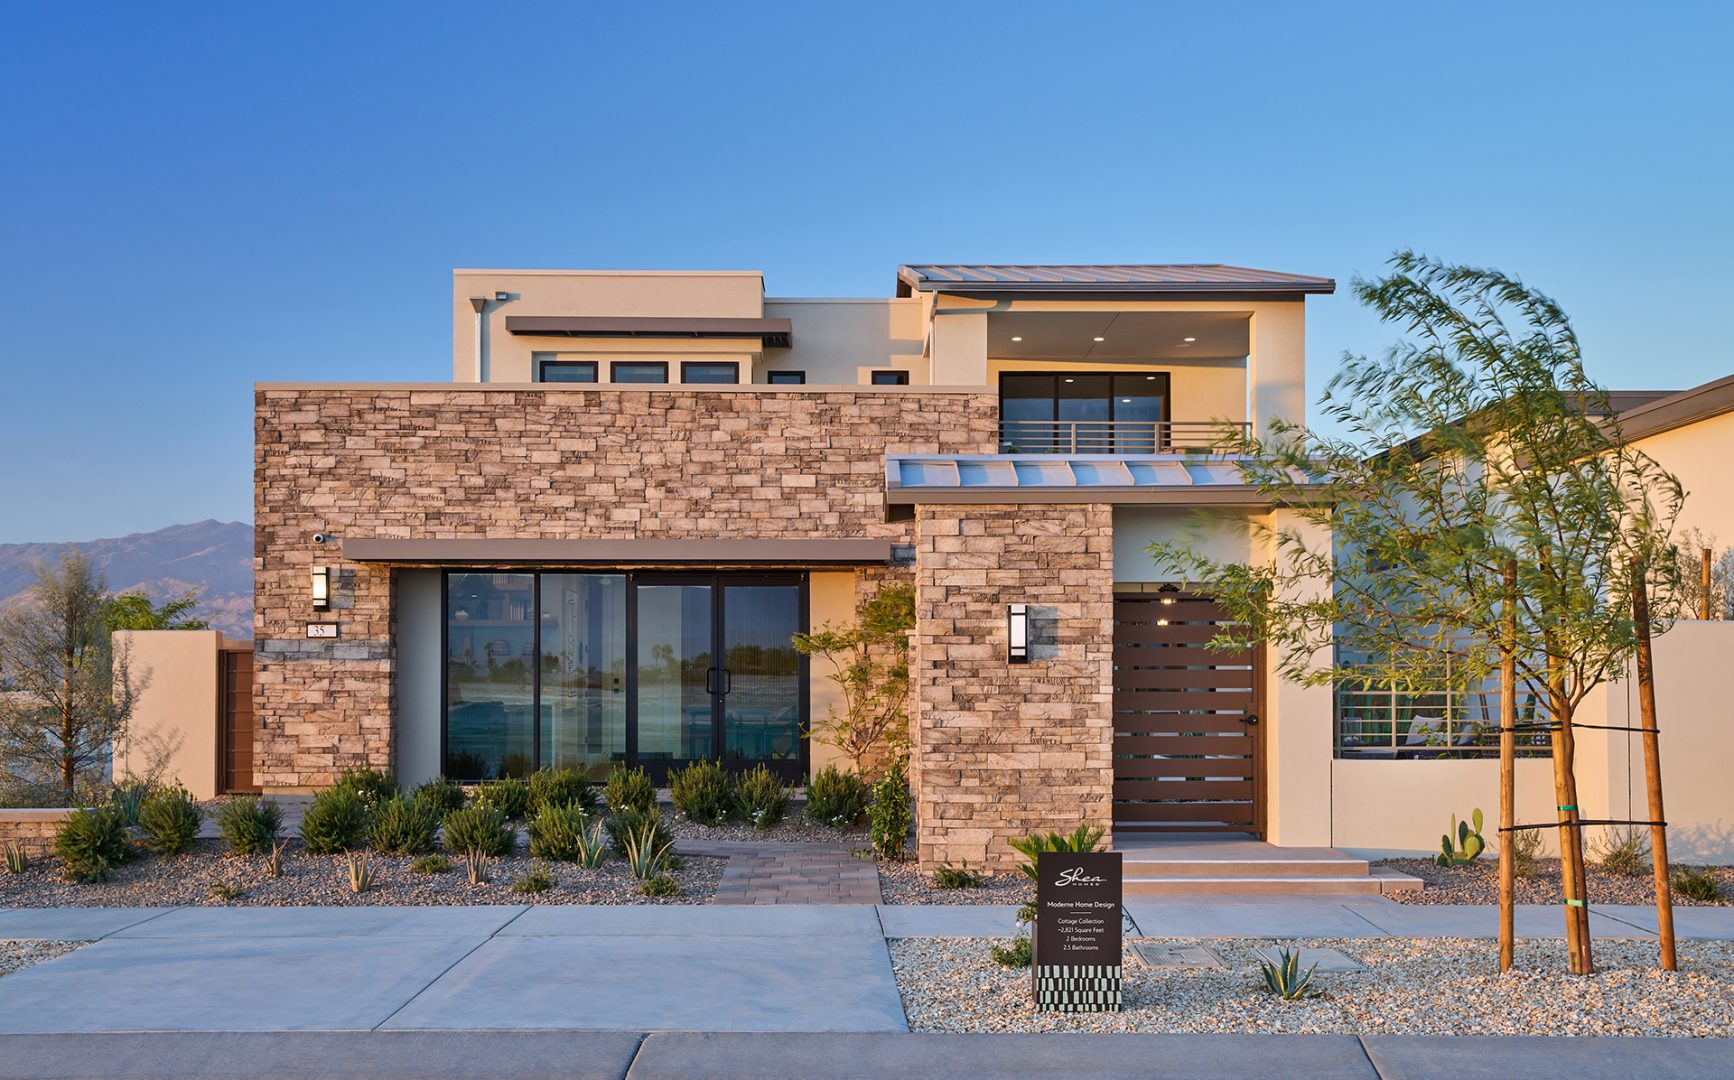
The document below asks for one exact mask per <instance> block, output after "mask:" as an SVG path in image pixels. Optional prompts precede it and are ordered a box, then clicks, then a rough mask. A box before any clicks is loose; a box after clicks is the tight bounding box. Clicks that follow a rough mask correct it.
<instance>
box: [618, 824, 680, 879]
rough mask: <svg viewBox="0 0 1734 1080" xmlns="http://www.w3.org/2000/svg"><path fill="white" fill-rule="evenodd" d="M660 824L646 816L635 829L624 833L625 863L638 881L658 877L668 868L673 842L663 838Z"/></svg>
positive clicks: (672, 852)
mask: <svg viewBox="0 0 1734 1080" xmlns="http://www.w3.org/2000/svg"><path fill="white" fill-rule="evenodd" d="M661 824H662V823H661V821H659V820H658V821H652V820H650V819H648V818H647V819H645V820H644V821H642V822H640V823H639V826H638V828H637V829H635V830H633V831H632V832H630V833H627V834H626V843H625V846H626V865H627V866H628V867H629V868H631V870H632V876H633V877H635V878H637V879H638V880H640V881H649V880H650V879H651V878H654V877H659V876H661V874H662V872H663V871H664V870H667V869H669V868H670V867H669V859H670V858H671V857H672V856H673V854H674V851H673V847H674V842H673V841H672V840H664V839H663V833H662V830H661Z"/></svg>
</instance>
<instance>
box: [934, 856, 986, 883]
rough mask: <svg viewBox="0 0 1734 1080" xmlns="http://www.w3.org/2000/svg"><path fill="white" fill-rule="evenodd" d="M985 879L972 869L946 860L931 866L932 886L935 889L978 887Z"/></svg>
mask: <svg viewBox="0 0 1734 1080" xmlns="http://www.w3.org/2000/svg"><path fill="white" fill-rule="evenodd" d="M986 880H987V879H986V878H984V877H982V876H981V875H980V874H978V873H976V872H975V871H974V870H970V869H967V868H965V867H962V866H953V865H951V864H950V863H948V862H945V863H940V864H939V865H938V866H936V867H934V868H933V887H934V888H936V889H979V888H981V886H982V884H983V883H984V882H985V881H986Z"/></svg>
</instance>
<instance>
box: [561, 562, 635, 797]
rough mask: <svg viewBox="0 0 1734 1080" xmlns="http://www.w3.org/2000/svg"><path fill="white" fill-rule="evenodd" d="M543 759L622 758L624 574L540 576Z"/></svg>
mask: <svg viewBox="0 0 1734 1080" xmlns="http://www.w3.org/2000/svg"><path fill="white" fill-rule="evenodd" d="M540 593H541V602H542V615H541V626H542V633H541V638H542V684H541V717H542V731H541V749H542V758H541V760H542V764H544V765H552V766H553V767H555V768H557V769H565V768H573V769H579V770H581V771H584V772H588V773H589V774H590V775H591V776H594V777H597V778H601V777H602V776H605V775H606V774H607V771H608V767H609V766H610V765H611V764H612V763H614V762H616V761H625V760H626V575H624V574H543V575H542V578H541V590H540Z"/></svg>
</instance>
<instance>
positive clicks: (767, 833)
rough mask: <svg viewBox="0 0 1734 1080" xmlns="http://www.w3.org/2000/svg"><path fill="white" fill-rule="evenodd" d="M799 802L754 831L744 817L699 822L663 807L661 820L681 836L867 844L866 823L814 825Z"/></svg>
mask: <svg viewBox="0 0 1734 1080" xmlns="http://www.w3.org/2000/svg"><path fill="white" fill-rule="evenodd" d="M803 808H804V807H803V805H802V804H801V803H798V802H797V803H795V804H793V805H792V806H790V807H789V816H788V817H786V818H784V819H783V820H782V821H780V822H778V823H777V824H775V825H773V826H771V827H770V828H768V829H766V830H764V831H763V832H759V831H756V830H755V829H754V828H753V827H752V826H751V825H749V824H747V823H746V822H744V821H725V822H723V823H722V824H721V825H700V824H699V823H698V822H696V821H693V820H691V819H690V818H686V817H683V816H681V815H680V814H678V813H675V812H673V811H671V810H670V809H669V808H667V807H664V808H663V813H662V816H663V820H665V821H667V822H669V824H670V825H671V826H672V827H673V828H674V835H675V837H676V838H677V839H681V840H756V841H758V842H760V843H770V844H849V845H851V846H859V847H866V846H867V844H868V839H867V827H866V826H865V825H857V826H855V827H853V828H848V829H833V828H831V827H830V826H829V825H815V824H813V823H812V822H810V821H807V820H806V819H805V818H804V817H802V816H801V812H802V810H803Z"/></svg>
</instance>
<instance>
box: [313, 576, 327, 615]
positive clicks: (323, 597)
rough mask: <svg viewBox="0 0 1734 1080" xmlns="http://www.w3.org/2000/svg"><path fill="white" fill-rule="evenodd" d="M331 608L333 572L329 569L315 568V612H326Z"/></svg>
mask: <svg viewBox="0 0 1734 1080" xmlns="http://www.w3.org/2000/svg"><path fill="white" fill-rule="evenodd" d="M330 606H331V570H330V568H329V567H324V566H315V567H314V568H313V610H315V611H324V610H325V609H327V608H329V607H330Z"/></svg>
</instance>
